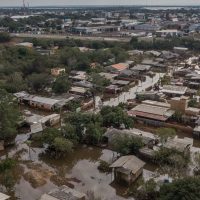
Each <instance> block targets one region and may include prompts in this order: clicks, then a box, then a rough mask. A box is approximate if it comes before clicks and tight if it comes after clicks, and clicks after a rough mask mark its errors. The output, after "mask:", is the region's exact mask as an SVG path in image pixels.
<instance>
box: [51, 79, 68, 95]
mask: <svg viewBox="0 0 200 200" xmlns="http://www.w3.org/2000/svg"><path fill="white" fill-rule="evenodd" d="M70 88H71V82H70V81H69V79H68V77H66V76H61V77H58V78H57V79H56V81H55V82H54V83H53V86H52V90H53V92H55V93H59V94H62V93H65V92H68V91H69V90H70Z"/></svg>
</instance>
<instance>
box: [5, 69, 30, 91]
mask: <svg viewBox="0 0 200 200" xmlns="http://www.w3.org/2000/svg"><path fill="white" fill-rule="evenodd" d="M4 88H5V89H6V91H8V92H10V93H15V92H20V91H23V90H27V88H28V86H27V84H26V82H25V81H24V79H23V77H22V74H21V73H19V72H15V73H13V74H11V75H10V76H9V77H8V78H7V80H6V83H5V85H4Z"/></svg>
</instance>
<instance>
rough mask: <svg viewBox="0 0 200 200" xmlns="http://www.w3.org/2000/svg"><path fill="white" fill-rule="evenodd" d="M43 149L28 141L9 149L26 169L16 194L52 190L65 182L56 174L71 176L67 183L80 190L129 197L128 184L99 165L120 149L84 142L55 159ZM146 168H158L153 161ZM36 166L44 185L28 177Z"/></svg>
mask: <svg viewBox="0 0 200 200" xmlns="http://www.w3.org/2000/svg"><path fill="white" fill-rule="evenodd" d="M43 151H44V150H43V149H42V148H28V146H27V145H26V144H25V143H23V144H20V145H18V146H17V147H15V148H12V149H9V150H8V152H7V153H8V154H9V155H10V156H14V155H16V153H17V154H18V156H19V157H20V166H22V167H23V171H19V172H18V173H19V177H20V178H19V177H18V179H17V180H16V184H15V188H14V191H15V197H17V198H19V199H22V200H36V199H39V198H40V196H41V195H42V194H43V193H45V192H49V191H50V190H51V189H53V188H55V187H56V186H58V185H60V184H62V183H63V182H61V183H59V178H56V180H57V179H58V180H57V181H55V180H53V179H52V177H60V179H62V181H63V180H64V181H66V180H67V184H70V186H73V187H74V188H75V189H77V190H78V191H81V192H85V193H87V192H88V191H92V192H94V194H95V196H96V197H101V199H102V200H112V199H113V200H115V199H116V200H122V199H127V198H126V192H127V188H126V187H122V186H119V185H117V184H114V183H113V175H112V173H109V174H106V173H101V172H99V170H98V168H97V167H98V165H99V161H100V160H104V161H108V162H112V160H113V159H114V158H116V156H117V153H115V152H113V151H111V150H107V149H100V148H97V147H88V146H84V145H83V146H79V147H78V148H77V149H75V150H74V152H73V153H71V154H69V155H67V156H66V158H64V159H59V160H54V159H50V158H49V157H48V156H46V155H43V154H42V152H43ZM5 154H6V152H5V153H4V154H2V155H1V157H2V158H3V157H4V155H5ZM145 168H146V170H144V176H149V175H151V171H154V170H155V169H156V168H155V166H152V165H146V167H145ZM35 170H36V172H37V174H33V176H37V177H38V178H40V176H42V177H43V179H44V181H45V183H43V182H42V183H43V185H42V186H36V185H34V184H33V182H32V181H31V180H29V179H28V178H27V177H28V176H27V175H26V173H27V172H32V171H35ZM52 174H53V176H52ZM41 181H43V180H41ZM13 196H14V195H13ZM17 198H13V199H17Z"/></svg>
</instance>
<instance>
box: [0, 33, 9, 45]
mask: <svg viewBox="0 0 200 200" xmlns="http://www.w3.org/2000/svg"><path fill="white" fill-rule="evenodd" d="M10 40H11V38H10V35H9V33H4V32H3V33H0V43H2V42H9V41H10Z"/></svg>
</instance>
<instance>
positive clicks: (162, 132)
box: [156, 128, 176, 144]
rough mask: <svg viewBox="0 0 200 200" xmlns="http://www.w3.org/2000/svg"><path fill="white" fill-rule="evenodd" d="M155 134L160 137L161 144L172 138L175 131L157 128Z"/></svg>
mask: <svg viewBox="0 0 200 200" xmlns="http://www.w3.org/2000/svg"><path fill="white" fill-rule="evenodd" d="M156 134H157V135H158V136H159V137H160V141H161V143H162V144H164V143H165V142H167V140H168V138H173V137H175V135H176V130H175V129H173V128H158V129H157V130H156Z"/></svg>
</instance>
